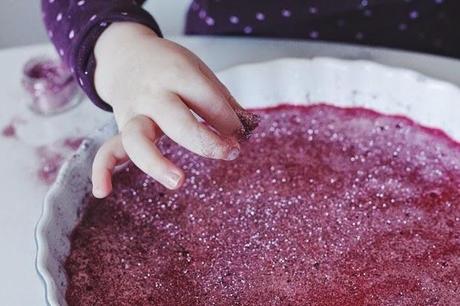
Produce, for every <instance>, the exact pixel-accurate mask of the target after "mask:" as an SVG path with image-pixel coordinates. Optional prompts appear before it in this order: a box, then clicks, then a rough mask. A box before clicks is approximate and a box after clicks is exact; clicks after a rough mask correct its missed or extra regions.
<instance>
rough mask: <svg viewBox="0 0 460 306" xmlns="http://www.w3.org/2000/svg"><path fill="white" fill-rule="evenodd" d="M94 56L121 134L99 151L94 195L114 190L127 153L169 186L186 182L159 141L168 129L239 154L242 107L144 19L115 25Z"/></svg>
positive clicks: (204, 149) (227, 155) (195, 144)
mask: <svg viewBox="0 0 460 306" xmlns="http://www.w3.org/2000/svg"><path fill="white" fill-rule="evenodd" d="M95 55H96V59H97V68H96V72H95V86H96V90H97V92H98V94H99V95H100V97H101V98H102V99H103V100H104V101H106V102H107V103H109V104H110V105H111V106H112V107H113V112H114V115H115V119H116V121H117V124H118V127H119V129H120V132H121V133H120V134H119V135H117V136H115V137H113V138H112V139H110V140H108V141H107V142H106V143H105V144H104V145H103V146H102V147H101V148H100V149H99V151H98V153H97V154H96V157H95V160H94V164H93V175H92V181H93V194H94V195H95V196H96V197H100V198H102V197H105V196H107V195H108V194H109V193H110V192H111V190H112V182H111V176H112V171H113V169H114V167H115V166H116V165H117V164H120V163H123V162H125V161H127V160H128V158H129V159H131V160H132V161H133V162H134V164H136V165H137V166H138V167H139V168H140V169H141V170H142V171H144V172H145V173H147V174H148V175H150V176H152V177H153V178H155V179H156V180H157V181H158V182H160V183H161V184H163V185H164V186H165V187H167V188H169V189H176V188H178V187H180V186H181V184H182V183H183V180H184V173H183V172H182V170H181V169H179V168H178V167H177V166H175V165H174V164H173V163H172V162H171V161H169V160H168V159H166V158H165V157H164V156H162V154H161V153H160V151H159V150H158V148H157V147H156V145H155V143H156V141H157V140H158V138H159V137H160V136H161V134H162V133H163V132H164V133H165V134H166V135H168V136H169V137H170V138H171V139H172V140H174V141H175V142H177V143H178V144H180V145H182V146H183V147H185V148H187V149H188V150H190V151H192V152H194V153H196V154H199V155H202V156H205V157H210V158H216V159H224V160H233V159H235V158H236V157H237V156H238V154H239V145H238V139H237V136H238V133H240V132H241V131H242V130H243V127H242V125H241V122H240V120H239V119H238V116H237V115H236V113H235V109H240V107H239V106H238V104H237V103H236V102H235V100H234V99H233V98H232V96H231V95H230V93H229V92H228V90H227V89H226V88H225V86H224V85H223V84H222V83H220V82H219V80H218V79H217V78H216V76H215V75H214V74H213V73H212V72H211V70H210V69H209V68H208V67H207V66H206V65H205V64H204V63H203V62H202V61H201V60H200V59H199V58H198V57H196V56H195V55H194V54H192V53H191V52H190V51H188V50H187V49H185V48H183V47H181V46H179V45H177V44H175V43H173V42H170V41H168V40H165V39H162V38H159V37H157V36H156V34H155V33H154V32H153V31H152V30H150V29H149V28H147V27H144V26H142V25H139V24H135V23H115V24H112V25H111V26H110V27H109V28H108V29H107V30H105V31H104V33H103V34H102V35H101V37H100V38H99V40H98V42H97V44H96V48H95ZM191 110H193V112H195V113H196V114H198V115H199V116H200V117H201V118H203V119H204V120H205V121H206V122H207V123H208V124H209V125H211V126H212V127H213V128H214V129H215V131H213V130H212V129H210V128H209V127H207V126H206V125H204V124H203V123H200V122H199V121H198V120H197V119H196V118H195V117H194V116H193V114H192V112H191Z"/></svg>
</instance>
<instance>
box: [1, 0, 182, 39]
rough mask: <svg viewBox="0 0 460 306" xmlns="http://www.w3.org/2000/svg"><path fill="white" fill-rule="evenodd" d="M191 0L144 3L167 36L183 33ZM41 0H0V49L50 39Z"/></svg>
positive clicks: (158, 0) (154, 0) (153, 0)
mask: <svg viewBox="0 0 460 306" xmlns="http://www.w3.org/2000/svg"><path fill="white" fill-rule="evenodd" d="M190 2H191V0H173V1H171V0H150V1H147V2H146V4H145V8H146V9H147V10H149V11H150V12H151V13H152V14H153V15H154V16H155V18H156V20H157V21H158V23H159V24H160V25H161V28H162V30H163V32H164V34H165V35H178V34H181V33H182V32H183V27H184V16H185V13H186V11H187V6H188V5H189V3H190ZM40 3H41V0H0V48H9V47H14V46H23V45H30V44H36V43H45V42H47V41H48V38H47V36H46V33H45V30H44V27H43V24H42V19H41V18H42V17H41V9H40V6H41V4H40Z"/></svg>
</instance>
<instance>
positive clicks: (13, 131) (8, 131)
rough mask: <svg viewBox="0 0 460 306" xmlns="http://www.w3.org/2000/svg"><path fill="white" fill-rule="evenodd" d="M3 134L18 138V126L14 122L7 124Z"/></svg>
mask: <svg viewBox="0 0 460 306" xmlns="http://www.w3.org/2000/svg"><path fill="white" fill-rule="evenodd" d="M2 135H3V137H7V138H16V137H17V135H16V127H15V126H14V124H12V123H10V124H8V125H7V126H5V127H4V128H3V130H2Z"/></svg>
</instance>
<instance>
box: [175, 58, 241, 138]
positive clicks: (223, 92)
mask: <svg viewBox="0 0 460 306" xmlns="http://www.w3.org/2000/svg"><path fill="white" fill-rule="evenodd" d="M202 65H204V64H202ZM184 81H185V82H184V84H183V85H181V86H180V89H179V91H178V94H179V95H180V97H181V98H182V99H183V100H184V101H185V102H186V103H187V105H188V107H189V108H191V109H192V110H193V111H194V112H196V113H197V114H198V115H200V117H202V118H203V119H204V120H205V121H206V122H207V123H209V124H210V125H211V126H212V127H214V128H215V129H216V130H217V131H218V132H219V133H220V134H221V135H225V136H234V135H235V133H237V132H239V131H240V130H241V128H242V125H241V122H240V120H239V118H238V116H237V114H236V113H235V109H234V106H233V105H232V104H233V100H234V99H233V97H232V96H231V94H230V92H229V91H228V90H227V88H226V87H225V86H223V84H222V83H220V82H219V81H218V80H217V77H215V76H214V77H209V76H208V75H207V74H205V73H203V72H202V71H201V70H200V71H197V70H194V71H193V72H192V73H190V74H189V76H188V77H187V76H186V77H185V78H184Z"/></svg>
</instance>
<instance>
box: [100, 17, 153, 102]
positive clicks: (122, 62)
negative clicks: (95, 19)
mask: <svg viewBox="0 0 460 306" xmlns="http://www.w3.org/2000/svg"><path fill="white" fill-rule="evenodd" d="M146 38H158V35H157V34H156V33H155V32H154V31H153V30H151V29H150V28H148V27H146V26H144V25H141V24H138V23H133V22H116V23H113V24H111V25H110V26H109V27H108V28H107V29H106V30H105V31H104V32H103V33H102V34H101V36H100V37H99V39H98V40H97V42H96V45H95V47H94V55H95V57H96V71H95V77H94V86H95V88H96V92H97V93H98V95H99V96H100V97H101V98H102V100H104V101H105V102H106V103H108V104H109V105H111V106H112V107H114V105H112V104H113V99H112V98H113V97H112V96H111V95H112V92H113V90H112V89H113V86H114V82H113V81H114V80H118V79H119V78H120V76H119V74H120V73H121V72H122V71H123V70H124V68H125V67H126V64H127V61H128V60H129V59H130V58H132V57H133V56H136V55H135V54H133V52H134V53H136V52H137V51H136V50H137V49H136V46H137V45H138V44H139V41H140V40H142V39H146ZM115 83H116V82H115Z"/></svg>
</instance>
